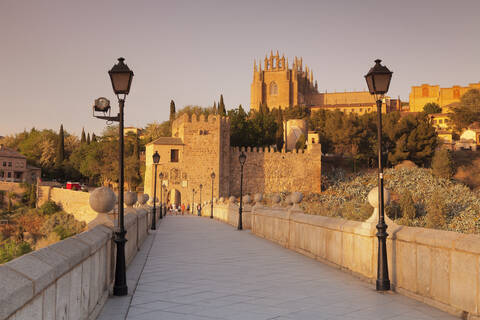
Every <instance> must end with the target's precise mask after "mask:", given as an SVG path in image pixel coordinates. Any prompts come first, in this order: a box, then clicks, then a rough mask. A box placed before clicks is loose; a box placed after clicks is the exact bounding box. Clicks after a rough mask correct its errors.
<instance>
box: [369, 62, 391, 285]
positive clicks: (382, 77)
mask: <svg viewBox="0 0 480 320" xmlns="http://www.w3.org/2000/svg"><path fill="white" fill-rule="evenodd" d="M380 62H382V60H380V59H377V60H375V65H374V66H373V67H372V68H371V69H370V71H368V73H367V75H366V76H365V79H366V81H367V86H368V91H370V94H372V95H374V97H375V100H376V102H377V121H378V125H377V134H378V224H377V230H378V232H377V237H378V264H377V291H388V290H390V280H389V278H388V261H387V237H388V233H387V225H386V223H385V212H384V204H383V161H382V97H383V95H384V94H385V93H387V92H388V87H389V86H390V80H391V79H392V74H393V72H391V71H390V70H388V68H387V67H385V66H382V65H381V64H380Z"/></svg>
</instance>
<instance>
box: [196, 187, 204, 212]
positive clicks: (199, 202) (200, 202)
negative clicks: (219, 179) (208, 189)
mask: <svg viewBox="0 0 480 320" xmlns="http://www.w3.org/2000/svg"><path fill="white" fill-rule="evenodd" d="M202 188H203V185H200V201H198V204H199V205H200V210H198V212H197V214H198V216H199V217H200V216H201V215H202Z"/></svg>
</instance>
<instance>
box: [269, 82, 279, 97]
mask: <svg viewBox="0 0 480 320" xmlns="http://www.w3.org/2000/svg"><path fill="white" fill-rule="evenodd" d="M277 94H278V86H277V84H276V83H275V81H272V82H271V83H270V95H271V96H276V95H277Z"/></svg>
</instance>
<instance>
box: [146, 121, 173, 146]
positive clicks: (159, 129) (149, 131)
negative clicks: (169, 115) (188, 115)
mask: <svg viewBox="0 0 480 320" xmlns="http://www.w3.org/2000/svg"><path fill="white" fill-rule="evenodd" d="M171 135H172V130H171V126H170V121H164V122H162V123H158V122H152V123H149V124H147V126H146V127H145V131H144V141H145V143H149V142H152V141H153V140H156V139H158V138H160V137H170V136H171Z"/></svg>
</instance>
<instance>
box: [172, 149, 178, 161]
mask: <svg viewBox="0 0 480 320" xmlns="http://www.w3.org/2000/svg"><path fill="white" fill-rule="evenodd" d="M170 162H178V149H171V150H170Z"/></svg>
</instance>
